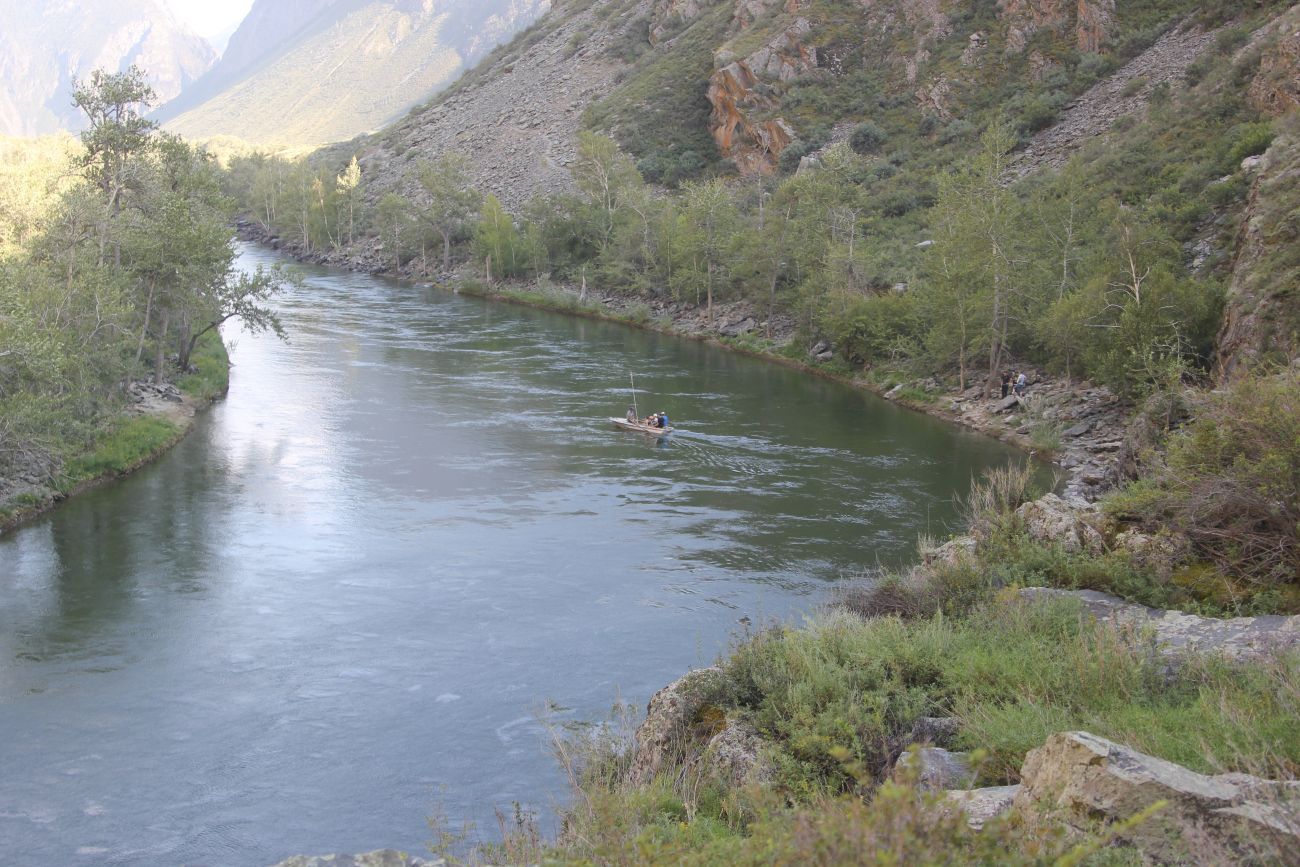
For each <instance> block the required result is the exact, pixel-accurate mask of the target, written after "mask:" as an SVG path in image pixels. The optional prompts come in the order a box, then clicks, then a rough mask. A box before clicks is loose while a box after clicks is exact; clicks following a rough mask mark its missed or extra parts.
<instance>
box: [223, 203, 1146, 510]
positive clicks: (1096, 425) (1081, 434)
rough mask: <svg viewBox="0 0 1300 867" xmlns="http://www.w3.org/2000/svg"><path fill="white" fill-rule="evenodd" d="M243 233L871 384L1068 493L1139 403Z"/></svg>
mask: <svg viewBox="0 0 1300 867" xmlns="http://www.w3.org/2000/svg"><path fill="white" fill-rule="evenodd" d="M238 230H239V236H240V238H241V239H243V240H245V241H250V242H252V243H257V244H263V245H266V246H269V247H271V248H272V249H275V250H277V251H279V252H281V253H284V254H285V255H288V256H290V257H292V258H294V259H297V260H298V261H302V262H310V263H312V264H318V265H324V266H327V267H332V268H341V269H343V270H348V271H355V272H358V273H366V274H373V275H377V276H385V277H389V278H391V279H398V280H407V281H411V282H417V283H427V284H430V285H432V286H435V287H439V288H442V289H445V290H447V291H449V292H454V293H458V294H462V295H471V296H475V297H480V298H486V299H489V300H493V301H503V302H507V303H511V304H521V305H524V306H529V307H536V308H539V309H544V310H553V311H556V312H561V313H568V314H570V315H573V316H579V317H583V318H587V319H596V320H601V321H607V322H618V323H622V324H624V325H629V326H632V327H634V328H640V329H644V330H647V331H654V332H658V333H662V334H669V335H673V336H676V337H682V338H686V339H689V340H698V341H704V342H707V343H711V344H713V345H717V346H723V347H726V348H728V349H730V350H732V351H735V352H739V353H741V354H744V355H748V356H751V357H755V358H762V359H764V360H766V361H769V362H772V363H774V364H780V365H783V366H785V367H790V368H795V369H798V370H801V371H804V372H805V373H808V374H810V375H813V376H817V377H821V378H824V379H830V380H833V381H836V382H840V383H843V384H845V385H848V386H850V387H853V388H857V389H860V390H863V391H867V392H871V393H873V394H875V395H877V396H879V397H883V398H885V399H887V400H889V401H892V402H893V403H896V404H898V405H899V406H903V407H906V408H907V409H910V410H914V411H916V412H920V413H924V414H926V415H931V416H935V417H937V418H941V419H943V420H945V421H947V422H950V423H951V424H955V425H958V426H960V427H963V428H966V429H968V430H973V431H976V432H978V433H981V434H984V435H985V436H989V437H992V438H994V439H997V440H1000V441H1002V442H1005V443H1008V444H1010V445H1013V446H1015V447H1016V448H1018V449H1021V450H1022V451H1025V452H1027V453H1028V454H1029V455H1030V456H1031V457H1034V458H1036V459H1039V460H1042V461H1045V462H1050V463H1052V464H1054V465H1055V466H1056V467H1058V468H1059V471H1060V473H1061V476H1062V479H1061V481H1062V485H1063V493H1064V494H1065V495H1066V496H1067V497H1070V498H1074V499H1082V500H1086V501H1088V502H1095V501H1096V500H1098V499H1099V498H1100V497H1101V496H1103V495H1104V494H1105V493H1106V492H1107V491H1108V490H1110V489H1111V488H1113V487H1114V486H1115V484H1117V482H1118V481H1119V477H1118V472H1117V469H1116V464H1117V456H1118V455H1119V453H1120V451H1121V447H1122V443H1123V440H1124V435H1125V427H1126V424H1127V421H1128V416H1129V413H1130V412H1131V411H1132V407H1131V406H1130V405H1128V404H1126V403H1124V402H1123V401H1121V400H1120V398H1119V397H1118V396H1117V395H1115V394H1114V393H1113V392H1112V391H1111V390H1110V389H1108V388H1106V387H1105V386H1097V385H1094V384H1092V383H1090V382H1086V381H1075V380H1070V379H1067V378H1062V377H1055V376H1052V375H1049V374H1048V373H1047V372H1046V371H1044V370H1041V369H1038V368H1035V367H1032V366H1030V365H1027V364H1016V363H1013V362H1009V363H1008V366H1009V367H1013V368H1014V369H1016V370H1021V371H1024V372H1025V374H1026V377H1027V379H1028V383H1029V387H1028V390H1027V392H1026V395H1025V398H1024V399H1023V400H1022V399H1014V398H1013V399H1003V398H1002V397H1001V396H1000V395H997V396H994V397H991V398H990V397H985V396H984V395H983V389H982V387H981V386H980V385H972V386H970V387H968V388H967V389H965V390H964V391H963V390H962V389H960V388H957V387H955V386H952V385H950V384H945V383H943V382H941V381H940V380H939V379H938V378H936V377H933V376H929V377H923V378H919V379H917V378H912V377H907V376H905V375H903V374H900V373H899V372H897V371H880V372H873V371H860V370H854V369H853V368H852V367H851V366H850V365H849V364H848V363H847V362H845V361H843V360H842V359H840V358H839V357H838V356H837V354H836V351H835V347H834V346H833V345H831V344H830V343H828V342H826V341H819V342H817V343H814V344H813V345H812V346H809V347H802V346H797V345H796V344H795V340H796V337H797V334H798V323H797V322H796V321H795V320H794V319H793V318H792V317H790V316H788V315H786V314H783V313H775V314H773V315H771V316H769V315H768V313H767V312H766V311H764V310H761V309H759V308H758V307H756V306H755V305H753V304H751V303H749V302H746V301H732V302H722V303H716V304H714V306H713V310H712V312H711V313H710V312H709V311H708V310H706V309H705V308H703V307H701V306H699V305H695V304H691V303H689V302H682V301H675V300H673V299H668V298H658V297H647V298H628V297H626V296H622V295H616V294H614V293H609V292H603V291H601V290H600V289H597V288H592V287H590V286H587V287H578V286H571V285H568V284H561V283H547V284H545V285H538V284H536V283H521V282H497V283H492V284H489V283H486V282H484V281H483V280H482V279H481V278H479V277H478V276H476V275H474V274H471V273H466V272H464V271H461V272H455V273H451V274H442V273H431V272H429V271H427V270H425V269H422V268H419V267H417V266H416V262H415V261H412V262H411V263H409V264H408V266H407V267H405V268H400V269H396V270H395V269H393V268H392V267H390V264H386V263H385V262H384V261H383V259H382V257H381V256H380V255H379V251H378V250H376V249H361V250H359V251H350V250H327V251H311V252H305V251H303V250H302V249H301V248H300V247H298V246H297V245H295V244H293V243H289V242H285V241H284V240H283V239H281V238H279V237H277V236H274V235H271V234H269V233H267V232H266V231H265V230H264V229H263V228H262V227H261V226H260V224H257V223H253V222H249V221H240V222H239V223H238Z"/></svg>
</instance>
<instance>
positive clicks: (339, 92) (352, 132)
mask: <svg viewBox="0 0 1300 867" xmlns="http://www.w3.org/2000/svg"><path fill="white" fill-rule="evenodd" d="M547 5H548V4H546V3H545V2H541V0H527V2H522V3H512V2H504V3H501V2H498V3H486V4H470V5H468V6H465V5H462V6H460V7H456V8H451V9H448V8H446V7H445V6H442V5H437V6H435V5H434V4H430V3H406V2H389V0H384V2H371V3H366V4H336V5H335V6H334V7H331V9H330V10H329V12H328V13H322V20H320V21H317V22H315V23H314V24H313V25H312V26H310V27H307V28H306V29H305V30H304V31H303V32H302V34H301V35H300V36H298V37H297V38H296V40H293V41H291V43H290V44H289V45H287V46H285V47H284V48H281V49H279V50H278V51H276V52H274V53H273V54H272V56H271V57H270V58H269V59H266V60H264V61H261V62H260V65H257V66H255V67H254V69H253V70H252V71H251V72H250V73H249V74H248V75H247V76H246V77H244V78H243V79H242V80H240V81H238V82H237V83H235V84H233V85H231V86H230V87H228V88H226V89H224V90H222V91H221V92H220V93H218V94H217V95H216V96H214V97H213V98H211V99H209V100H208V101H206V102H204V103H202V104H201V105H198V106H196V107H194V108H193V109H190V110H188V111H186V112H185V113H183V114H181V115H180V116H178V117H176V118H174V119H172V120H170V121H168V122H167V127H168V128H169V129H170V130H172V131H173V132H176V133H179V134H181V135H184V136H186V137H189V138H195V139H202V138H208V137H211V136H213V135H219V134H222V135H231V136H235V137H238V138H241V139H246V140H248V141H254V142H259V143H265V144H313V143H325V142H331V141H338V140H341V139H348V138H352V137H353V136H356V135H358V134H360V133H364V132H367V131H370V130H372V129H375V128H378V127H379V126H382V125H383V124H384V123H385V122H387V121H389V120H391V119H392V118H394V117H395V116H397V115H398V114H400V113H401V112H402V111H403V110H405V109H406V108H408V107H409V106H410V105H412V104H413V103H415V102H416V101H418V100H420V99H422V98H424V97H427V96H428V95H429V94H430V93H431V92H433V91H436V90H438V89H439V88H440V87H442V86H444V85H446V84H447V83H448V82H450V81H451V80H452V79H453V78H454V77H455V76H456V74H457V73H459V72H460V70H461V69H463V68H464V67H465V66H467V65H469V64H472V63H473V61H474V60H476V59H477V57H478V56H479V54H481V53H482V52H483V51H485V50H487V49H490V48H491V47H492V46H493V45H495V44H496V43H497V42H499V41H501V40H502V39H506V38H508V37H509V36H510V34H511V33H513V32H514V31H515V30H516V29H518V28H520V27H522V26H525V25H527V24H528V23H529V22H530V21H531V20H532V19H533V18H534V17H536V15H537V14H539V13H540V12H541V11H542V10H544V9H545V8H546V6H547ZM349 7H351V8H349Z"/></svg>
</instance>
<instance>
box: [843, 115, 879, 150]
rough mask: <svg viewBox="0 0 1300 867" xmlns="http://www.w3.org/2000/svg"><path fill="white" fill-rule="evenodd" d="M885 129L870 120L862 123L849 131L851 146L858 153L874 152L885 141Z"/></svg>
mask: <svg viewBox="0 0 1300 867" xmlns="http://www.w3.org/2000/svg"><path fill="white" fill-rule="evenodd" d="M885 138H886V136H885V131H884V130H883V129H881V128H880V127H878V126H876V125H875V124H874V123H871V122H870V121H866V122H865V123H860V124H858V125H857V126H855V127H854V128H853V132H851V133H849V147H851V148H853V151H854V152H855V153H858V154H862V155H866V154H874V153H876V152H877V151H879V150H880V146H881V145H883V144H884V143H885Z"/></svg>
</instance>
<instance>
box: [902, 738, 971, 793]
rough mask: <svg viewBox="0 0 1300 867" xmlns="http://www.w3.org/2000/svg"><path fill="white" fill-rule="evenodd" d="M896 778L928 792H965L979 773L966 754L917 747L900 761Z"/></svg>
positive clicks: (938, 748) (937, 748)
mask: <svg viewBox="0 0 1300 867" xmlns="http://www.w3.org/2000/svg"><path fill="white" fill-rule="evenodd" d="M892 777H893V779H894V780H895V781H897V782H903V781H909V782H913V783H915V785H916V786H917V787H918V788H919V789H921V790H922V791H925V792H942V791H944V790H945V789H961V788H964V787H966V786H969V785H970V784H971V783H973V782H974V781H975V772H974V770H973V769H972V768H971V766H970V760H969V759H968V758H967V756H966V754H965V753H954V752H950V751H949V750H945V749H943V748H942V747H917V748H916V749H912V750H908V751H907V752H905V753H903V754H902V755H901V756H899V757H898V761H897V762H896V763H895V764H894V770H893V774H892Z"/></svg>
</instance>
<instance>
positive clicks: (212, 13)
mask: <svg viewBox="0 0 1300 867" xmlns="http://www.w3.org/2000/svg"><path fill="white" fill-rule="evenodd" d="M163 2H164V3H166V4H167V6H168V7H170V8H171V10H172V14H173V15H175V16H176V17H177V18H179V19H180V20H181V21H184V22H185V23H186V24H188V25H190V27H191V28H192V29H193V30H194V32H196V33H198V34H199V35H200V36H204V37H208V38H211V37H214V36H223V35H226V34H227V33H228V32H229V31H231V30H233V29H234V28H235V25H236V24H238V23H239V22H240V21H241V20H243V17H244V16H245V15H247V14H248V10H249V7H251V6H252V5H253V0H163Z"/></svg>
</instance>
